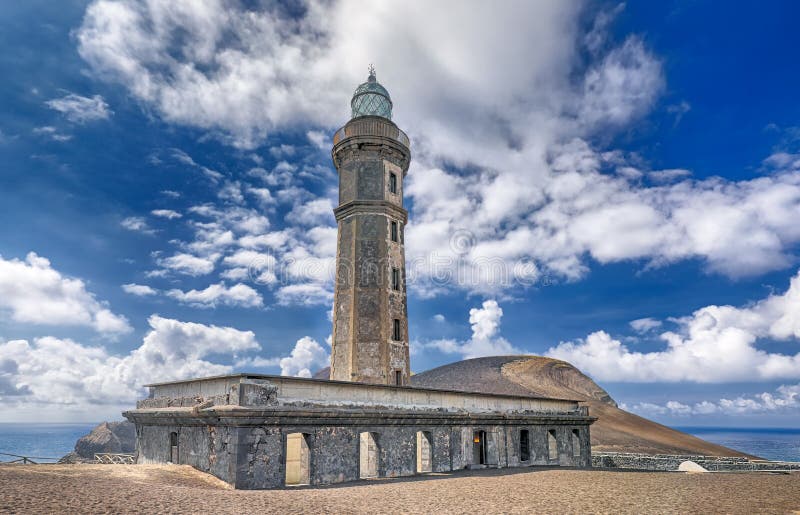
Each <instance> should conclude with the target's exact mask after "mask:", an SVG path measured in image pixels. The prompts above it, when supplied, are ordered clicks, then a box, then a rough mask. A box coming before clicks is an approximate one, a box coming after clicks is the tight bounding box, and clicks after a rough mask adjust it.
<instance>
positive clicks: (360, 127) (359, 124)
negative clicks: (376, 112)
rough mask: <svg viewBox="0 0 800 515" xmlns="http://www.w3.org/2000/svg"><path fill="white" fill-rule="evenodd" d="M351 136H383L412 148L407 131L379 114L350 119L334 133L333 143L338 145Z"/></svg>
mask: <svg viewBox="0 0 800 515" xmlns="http://www.w3.org/2000/svg"><path fill="white" fill-rule="evenodd" d="M351 136H383V137H385V138H391V139H393V140H395V141H398V142H399V143H401V144H403V145H405V146H406V147H408V148H411V142H410V141H409V139H408V136H407V135H406V133H405V132H403V131H401V130H400V128H399V127H397V125H395V124H393V123H392V122H390V121H389V120H386V119H383V118H381V117H379V116H364V117H362V118H354V119H352V120H350V121H349V122H348V123H347V125H345V126H344V127H342V128H341V129H339V130H338V131H336V133H335V134H334V135H333V144H334V145H336V144H337V143H339V142H340V141H342V140H343V139H345V138H349V137H351Z"/></svg>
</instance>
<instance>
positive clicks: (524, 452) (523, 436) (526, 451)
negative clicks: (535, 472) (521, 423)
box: [519, 429, 531, 461]
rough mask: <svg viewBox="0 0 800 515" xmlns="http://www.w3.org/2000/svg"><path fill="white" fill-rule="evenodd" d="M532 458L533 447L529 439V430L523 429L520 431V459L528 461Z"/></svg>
mask: <svg viewBox="0 0 800 515" xmlns="http://www.w3.org/2000/svg"><path fill="white" fill-rule="evenodd" d="M529 459H531V447H530V442H529V440H528V430H527V429H523V430H522V431H520V432H519V460H520V461H528V460H529Z"/></svg>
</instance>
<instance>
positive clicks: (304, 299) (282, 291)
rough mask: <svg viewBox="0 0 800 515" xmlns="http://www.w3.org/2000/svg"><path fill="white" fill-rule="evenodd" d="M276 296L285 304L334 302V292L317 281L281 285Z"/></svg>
mask: <svg viewBox="0 0 800 515" xmlns="http://www.w3.org/2000/svg"><path fill="white" fill-rule="evenodd" d="M275 296H276V297H277V299H278V303H279V304H281V305H284V306H291V305H301V306H313V305H316V304H330V303H331V302H333V293H331V291H330V290H329V289H328V288H326V287H325V286H323V285H320V284H315V283H298V284H288V285H286V286H281V287H280V288H279V289H278V291H277V292H276V294H275Z"/></svg>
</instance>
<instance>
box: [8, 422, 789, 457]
mask: <svg viewBox="0 0 800 515" xmlns="http://www.w3.org/2000/svg"><path fill="white" fill-rule="evenodd" d="M96 425H97V424H94V423H92V424H2V423H0V453H10V454H19V455H22V456H37V457H44V458H54V459H56V460H57V459H58V458H60V457H62V456H64V455H65V454H67V453H69V452H70V451H72V450H73V448H74V447H75V441H76V440H77V439H78V438H80V437H81V436H83V435H85V434H87V433H88V432H89V431H91V430H92V428H93V427H94V426H96ZM676 429H678V430H680V431H684V432H686V433H689V434H692V435H695V436H697V437H698V438H702V439H704V440H708V441H709V442H713V443H717V444H720V445H724V446H726V447H730V448H732V449H737V450H740V451H742V452H746V453H748V454H754V455H756V456H761V457H762V458H766V459H770V460H781V461H800V429H740V428H729V427H677V428H676ZM11 459H13V458H11V457H10V456H2V455H0V461H10V460H11ZM42 461H46V460H42Z"/></svg>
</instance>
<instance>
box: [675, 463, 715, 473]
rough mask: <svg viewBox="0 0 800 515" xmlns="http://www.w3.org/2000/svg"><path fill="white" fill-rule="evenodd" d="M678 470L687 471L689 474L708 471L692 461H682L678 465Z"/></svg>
mask: <svg viewBox="0 0 800 515" xmlns="http://www.w3.org/2000/svg"><path fill="white" fill-rule="evenodd" d="M678 471H679V472H689V473H690V474H697V473H703V472H708V470H706V469H705V468H704V467H703V466H702V465H698V464H697V463H695V462H693V461H684V462H682V463H681V464H680V465H678Z"/></svg>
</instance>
